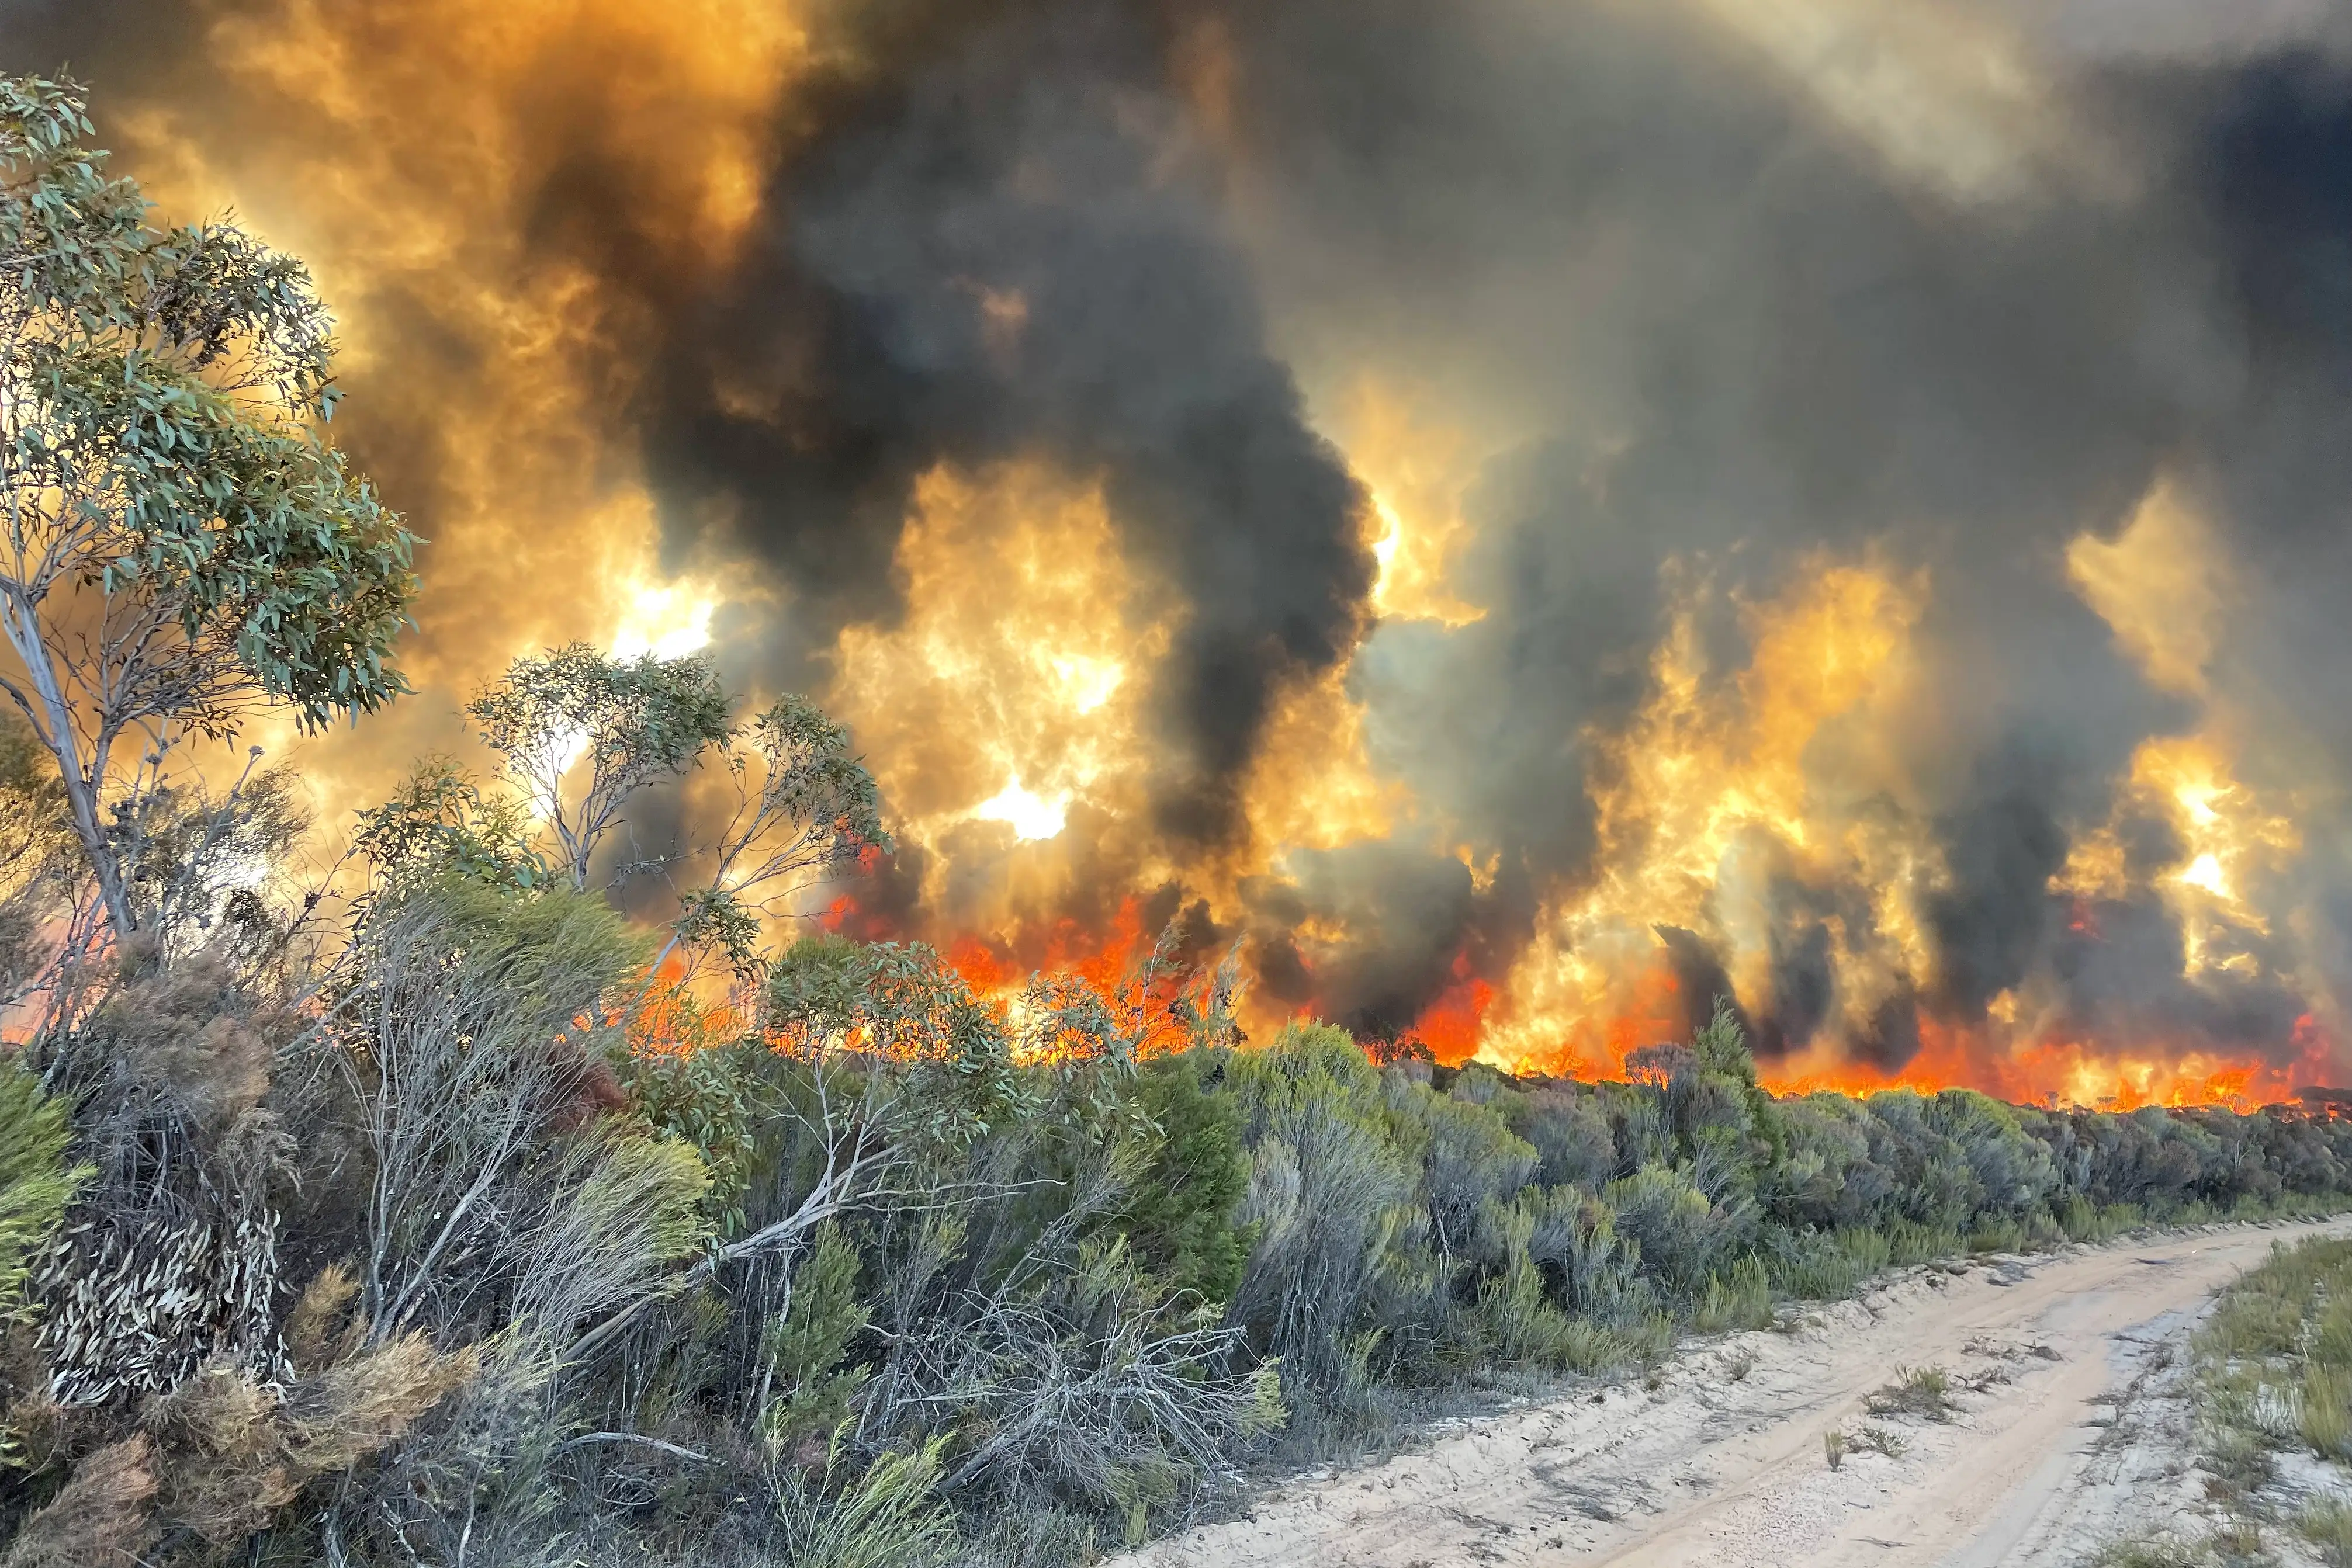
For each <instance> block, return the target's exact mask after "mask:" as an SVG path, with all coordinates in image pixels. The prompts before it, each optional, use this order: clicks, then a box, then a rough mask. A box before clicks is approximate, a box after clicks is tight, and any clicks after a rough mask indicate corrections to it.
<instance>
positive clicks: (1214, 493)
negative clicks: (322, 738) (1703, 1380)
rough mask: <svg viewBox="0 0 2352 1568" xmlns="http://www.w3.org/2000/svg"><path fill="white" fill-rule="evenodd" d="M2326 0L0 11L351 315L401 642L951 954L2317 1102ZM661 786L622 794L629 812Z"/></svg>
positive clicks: (2331, 92)
mask: <svg viewBox="0 0 2352 1568" xmlns="http://www.w3.org/2000/svg"><path fill="white" fill-rule="evenodd" d="M2340 15H2341V13H2340V10H2339V8H2338V7H2336V6H2333V5H2326V4H2321V3H2319V0H2308V3H2305V0H2264V3H2262V4H2255V3H2252V0H2249V3H2246V4H2242V5H2227V6H2221V5H2200V4H2194V3H2191V0H2179V3H2168V4H2156V3H2151V0H2132V3H2126V0H2060V3H2052V0H2035V3H2032V4H2028V3H2026V0H2001V3H1994V0H1976V3H1961V0H1272V3H1266V0H1260V3H1257V4H1249V5H1243V4H1238V3H1234V0H1129V3H1126V4H1117V3H1113V0H960V3H956V4H948V3H944V0H895V3H884V0H797V3H791V4H785V3H778V0H678V3H677V4H672V5H662V6H644V5H634V4H625V3H623V0H510V3H509V4H506V5H478V4H473V3H470V0H414V3H411V4H404V5H366V4H361V3H358V0H209V3H207V0H194V3H188V4H165V3H163V0H138V3H132V0H121V3H116V0H31V3H28V0H0V68H5V69H8V70H12V71H13V70H24V69H46V68H56V67H58V66H59V65H61V64H68V63H69V64H70V65H71V67H72V68H74V70H75V71H76V72H77V74H79V76H81V77H82V78H84V79H86V80H87V81H88V82H89V84H90V86H91V87H92V89H93V90H94V93H95V96H96V103H97V107H98V109H99V111H100V120H101V130H102V131H103V132H104V136H105V140H106V141H108V143H109V144H110V145H111V146H113V147H115V148H116V149H117V150H118V154H119V156H120V158H121V161H122V166H123V167H124V168H125V169H126V170H127V171H128V172H132V173H134V174H136V175H138V176H139V177H140V178H142V180H143V181H144V182H146V183H147V184H148V185H149V187H150V189H151V191H152V193H155V194H156V195H157V196H158V197H159V199H161V200H162V201H163V203H164V204H166V206H167V207H168V208H169V209H170V210H172V211H173V213H175V214H183V215H195V214H201V213H204V212H206V211H210V210H215V209H217V208H220V207H223V206H234V207H235V208H236V210H237V212H238V213H239V214H241V215H242V216H243V217H244V218H245V219H246V220H247V222H249V223H250V224H251V225H253V226H254V227H256V228H257V229H258V230H259V231H260V232H261V233H262V234H264V235H266V236H268V238H270V239H271V240H273V241H275V242H276V243H278V244H280V245H282V246H286V247H288V248H289V249H291V250H294V251H296V252H297V253H299V254H300V255H302V256H305V257H306V258H307V259H309V260H310V263H311V264H312V267H313V269H314V271H315V272H316V274H317V275H318V277H319V279H320V284H321V286H322V288H323V289H324V291H325V292H326V294H327V296H328V298H330V300H331V302H332V303H333V304H334V305H335V306H336V307H337V308H338V310H339V312H340V314H341V318H342V319H343V322H344V324H345V338H346V340H347V344H348V350H349V352H348V355H347V363H346V374H345V377H344V382H345V387H346V390H347V392H348V393H349V397H348V401H347V402H346V403H345V405H344V411H343V413H342V414H341V416H340V417H339V419H338V430H339V431H340V432H341V438H342V440H343V441H344V442H345V443H346V444H348V445H349V446H350V447H352V449H353V451H354V452H355V453H356V454H357V455H359V457H360V458H361V459H362V462H363V463H364V465H366V466H367V467H368V468H369V470H370V471H371V472H372V473H373V475H374V476H376V477H377V478H378V479H379V481H380V482H381V485H382V487H383V490H384V492H385V494H386V496H387V497H389V498H390V499H391V500H392V501H393V502H394V504H395V505H397V506H399V507H401V508H403V509H404V511H405V513H406V514H407V515H408V517H409V519H410V521H411V524H412V526H413V527H415V528H416V529H417V531H418V532H420V533H422V534H423V535H425V537H426V538H428V539H429V540H431V541H432V542H431V546H430V549H429V550H428V551H427V552H426V553H425V557H424V559H423V563H422V564H423V570H424V573H425V584H426V594H425V600H424V602H423V604H422V606H421V608H420V612H419V622H420V626H419V630H418V632H416V633H415V635H414V636H413V637H412V639H411V640H410V643H409V644H408V648H407V652H406V655H405V663H406V665H407V667H408V669H409V671H410V673H411V674H412V676H413V677H414V678H415V680H416V682H417V684H418V685H419V686H420V687H421V688H423V689H422V691H421V693H420V695H418V696H417V697H415V698H414V699H412V700H411V701H409V702H407V703H405V704H404V705H402V706H401V708H400V709H398V710H395V712H394V714H392V715H391V716H387V717H386V718H385V719H383V720H379V721H376V722H373V723H372V724H371V725H370V726H368V727H365V728H363V729H362V730H361V731H360V732H358V733H357V734H356V735H353V736H349V737H341V738H339V739H336V740H334V741H331V742H326V743H320V744H319V745H318V746H316V747H314V748H313V749H312V751H310V753H308V754H307V755H306V757H305V765H306V768H307V769H308V770H309V772H310V775H311V776H312V777H313V778H314V779H316V780H317V781H318V783H319V785H320V790H321V794H322V800H324V801H325V802H326V803H327V804H328V805H329V806H330V807H331V808H332V809H335V810H341V809H343V808H346V807H348V806H349V805H351V804H352V803H355V802H357V801H359V800H364V799H366V798H368V796H369V795H370V793H371V792H372V791H379V790H381V789H383V787H384V786H385V785H386V784H388V782H389V781H390V779H392V778H393V777H394V775H395V774H396V773H397V771H398V770H399V769H400V768H401V767H402V766H403V765H404V763H405V761H406V759H408V758H411V757H413V756H415V755H416V754H417V753H418V752H419V751H421V750H425V749H429V748H433V747H451V746H455V745H457V744H459V743H460V741H461V740H462V731H461V729H460V727H459V726H458V724H457V719H456V718H455V716H454V709H455V706H456V703H457V700H458V699H459V698H460V697H461V696H462V695H463V694H464V693H465V691H466V690H467V688H468V687H469V686H470V685H471V684H472V683H474V682H476V681H478V680H479V679H481V678H482V677H484V676H485V675H487V674H490V673H492V672H493V671H495V670H496V669H497V668H499V666H501V665H503V664H504V663H505V662H506V661H507V660H508V659H509V658H511V657H513V656H514V655H516V654H518V653H524V652H528V651H531V650H533V649H536V648H539V647H541V646H544V645H546V644H548V643H552V642H557V641H561V640H564V639H569V638H572V637H586V638H591V639H593V640H596V641H599V642H603V643H617V644H620V645H622V646H625V647H627V648H632V649H635V648H645V647H655V648H658V649H661V650H663V651H665V652H667V651H677V650H683V649H686V648H690V647H705V648H707V649H708V651H709V653H711V654H712V656H714V657H715V658H716V659H717V660H718V661H719V664H720V665H721V666H722V668H723V669H724V670H725V671H726V672H727V674H728V675H729V677H730V680H731V681H732V682H734V683H735V684H736V685H738V686H739V687H741V688H743V689H746V690H747V691H751V692H755V693H757V692H765V691H772V690H775V689H779V688H782V687H786V686H790V687H796V688H803V689H807V690H810V691H811V692H813V693H814V695H817V696H819V698H820V699H821V700H823V701H824V703H825V704H826V705H827V706H829V707H830V708H831V709H832V710H833V711H835V713H836V714H837V715H838V716H841V717H843V718H845V719H846V720H847V721H849V722H850V723H851V724H852V725H853V727H854V728H855V730H856V735H857V737H858V743H859V745H860V746H861V747H862V748H863V749H864V751H865V752H866V756H867V758H868V760H869V761H870V762H871V763H872V764H873V766H874V768H875V769H876V772H877V776H878V777H879V778H880V779H881V781H882V783H883V786H884V789H885V791H886V794H887V799H888V801H889V805H890V808H891V812H892V818H893V821H894V824H895V826H896V827H897V828H898V831H899V838H900V843H901V850H900V852H899V853H898V856H897V858H896V860H895V862H891V863H889V864H887V865H885V866H883V867H881V868H879V870H878V871H877V873H876V874H875V875H874V876H873V877H872V878H871V879H870V880H865V881H861V882H858V883H854V884H851V885H849V886H846V887H844V888H836V889H834V890H831V892H830V893H829V894H828V895H827V896H829V897H835V898H840V899H844V900H845V902H843V903H841V904H838V905H837V906H836V907H835V909H834V910H833V911H832V916H833V917H834V918H835V919H836V920H837V921H838V922H840V923H842V924H844V925H845V926H846V927H847V928H849V929H851V930H854V931H857V932H860V933H864V934H868V935H907V936H924V937H926V938H928V939H930V940H933V941H935V942H937V943H939V944H940V946H942V947H943V948H946V949H948V950H949V951H950V953H951V954H952V955H953V956H955V958H956V961H957V962H958V963H959V964H960V966H961V967H964V968H965V969H966V971H967V972H968V973H970V974H972V975H973V976H974V977H980V978H983V979H984V978H988V977H995V976H1009V975H1014V974H1018V973H1023V972H1025V971H1026V970H1027V969H1028V968H1029V967H1034V966H1037V965H1045V964H1055V963H1065V962H1074V961H1079V960H1085V959H1089V958H1094V957H1097V956H1099V955H1100V954H1102V953H1103V951H1104V950H1105V948H1106V947H1107V946H1111V947H1116V946H1117V945H1118V944H1119V943H1121V942H1125V941H1129V940H1131V939H1132V938H1133V936H1134V935H1135V933H1137V932H1139V931H1141V932H1144V933H1147V934H1148V933H1149V932H1150V931H1151V930H1153V929H1156V928H1157V927H1158V925H1160V923H1162V922H1163V921H1165V920H1166V919H1168V918H1169V917H1170V916H1171V915H1176V914H1179V913H1181V915H1182V917H1183V920H1184V922H1185V930H1186V932H1187V939H1188V942H1189V943H1190V944H1191V945H1192V948H1193V949H1194V950H1196V951H1206V950H1210V949H1213V948H1214V947H1216V946H1219V945H1222V944H1223V943H1226V942H1230V941H1233V940H1235V939H1239V940H1241V941H1242V942H1243V944H1244V954H1245V956H1246V959H1247V962H1248V965H1249V967H1250V969H1251V971H1252V974H1253V976H1254V979H1255V989H1254V1002H1253V1009H1254V1010H1253V1018H1254V1019H1255V1021H1256V1023H1257V1025H1258V1026H1259V1027H1264V1026H1265V1025H1266V1024H1268V1023H1271V1022H1272V1021H1275V1020H1277V1019H1280V1018H1282V1017H1284V1016H1286V1015H1288V1014H1289V1013H1291V1012H1294V1011H1298V1010H1307V1009H1312V1010H1317V1011H1320V1012H1323V1013H1326V1014H1328V1015H1330V1016H1332V1017H1334V1018H1337V1019H1339V1020H1341V1021H1343V1022H1347V1023H1349V1024H1350V1025H1351V1026H1354V1027H1356V1028H1358V1029H1359V1030H1363V1031H1367V1032H1370V1033H1375V1034H1381V1035H1387V1036H1391V1037H1394V1036H1404V1035H1414V1036H1418V1037H1419V1038H1421V1039H1423V1040H1426V1041H1427V1042H1428V1043H1429V1044H1431V1045H1432V1046H1433V1047H1435V1048H1436V1049H1437V1050H1438V1051H1439V1052H1440V1054H1441V1055H1444V1056H1445V1057H1447V1058H1448V1059H1449V1060H1450V1059H1453V1058H1454V1057H1458V1056H1460V1055H1462V1054H1465V1053H1466V1052H1468V1051H1472V1050H1473V1049H1478V1050H1483V1051H1484V1052H1485V1053H1486V1055H1487V1056H1489V1057H1490V1058H1492V1059H1494V1060H1497V1061H1507V1062H1515V1063H1525V1064H1528V1065H1529V1066H1533V1067H1538V1068H1579V1069H1581V1070H1585V1071H1591V1070H1606V1069H1608V1068H1610V1067H1612V1066H1613V1064H1614V1062H1615V1061H1616V1060H1617V1058H1618V1057H1619V1056H1621V1055H1622V1052H1623V1051H1625V1050H1627V1049H1629V1048H1631V1047H1633V1046H1637V1045H1641V1044H1643V1043H1646V1042H1648V1041H1649V1040H1654V1039H1657V1038H1661V1037H1663V1036H1664V1035H1666V1034H1669V1033H1672V1032H1675V1031H1678V1030H1681V1029H1682V1028H1683V1027H1685V1022H1686V1020H1687V1018H1688V1016H1689V1015H1690V1013H1691V1012H1692V1011H1693V1010H1694V1009H1699V1010H1703V1009H1705V1008H1706V1005H1707V1004H1708V1003H1709V1002H1710V1000H1711V999H1712V998H1714V997H1715V996H1717V995H1724V996H1727V997H1731V998H1735V999H1736V1001H1737V1003H1738V1006H1739V1008H1740V1009H1741V1011H1742V1012H1743V1014H1744V1015H1745V1017H1746V1018H1747V1019H1748V1021H1749V1024H1750V1026H1751V1028H1752V1030H1754V1032H1755V1034H1756V1037H1757V1039H1758V1040H1759V1046H1760V1048H1761V1051H1762V1052H1763V1054H1764V1055H1765V1057H1766V1058H1767V1061H1766V1066H1767V1072H1768V1077H1769V1078H1770V1079H1771V1080H1772V1081H1774V1082H1788V1083H1794V1082H1834V1083H1842V1084H1859V1083H1865V1082H1888V1081H1896V1080H1901V1081H1907V1082H1933V1083H1945V1082H1965V1083H1971V1084H1975V1085H1977V1086H1979V1087H1984V1088H1987V1089H1991V1090H1995V1091H1998V1092H2005V1093H2009V1094H2011V1095H2015V1096H2019V1097H2024V1096H2040V1095H2042V1094H2044V1093H2049V1092H2056V1093H2058V1094H2060V1095H2061V1096H2062V1097H2066V1098H2079V1099H2082V1100H2084V1101H2086V1102H2095V1101H2098V1100H2101V1099H2103V1098H2108V1097H2120V1098H2122V1099H2124V1100H2125V1101H2126V1102H2137V1101H2139V1100H2142V1099H2147V1098H2158V1099H2170V1098H2175V1097H2180V1098H2187V1099H2192V1100H2193V1099H2199V1098H2203V1097H2206V1096H2209V1095H2223V1096H2228V1095H2252V1096H2254V1097H2264V1096H2270V1095H2276V1094H2279V1093H2282V1092H2286V1091H2288V1090H2290V1089H2291V1088H2292V1087H2294V1086H2295V1085H2298V1084H2302V1083H2307V1082H2315V1081H2328V1080H2331V1079H2334V1080H2337V1081H2340V1079H2341V1076H2342V1072H2343V1071H2345V1069H2344V1068H2343V1067H2342V1066H2339V1064H2338V1059H2337V1055H2336V1052H2337V1042H2338V1041H2339V1040H2342V1039H2343V1038H2344V1031H2345V1028H2346V1024H2347V1019H2346V1018H2345V1013H2344V1008H2345V1005H2346V1003H2347V1001H2352V989H2347V988H2352V833H2347V830H2352V800H2347V795H2346V791H2345V789H2344V780H2345V779H2347V778H2352V704H2347V703H2346V702H2345V701H2343V700H2342V698H2341V695H2340V694H2341V693H2342V692H2343V691H2344V690H2345V689H2346V683H2347V678H2352V632H2347V626H2346V616H2347V608H2346V607H2347V605H2352V529H2347V527H2346V523H2347V517H2346V510H2347V488H2348V487H2352V469H2347V464H2346V459H2345V457H2344V454H2346V453H2347V452H2352V175H2347V170H2352V25H2347V22H2345V21H2343V20H2340V19H2339V16H2340ZM677 810H679V808H678V807H677V805H676V803H674V802H657V803H656V804H655V805H654V807H653V808H651V809H650V810H649V814H648V819H647V821H646V824H645V827H644V831H646V832H647V833H657V832H659V831H666V825H667V822H668V821H670V819H671V817H672V816H674V815H675V813H676V812H677Z"/></svg>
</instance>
